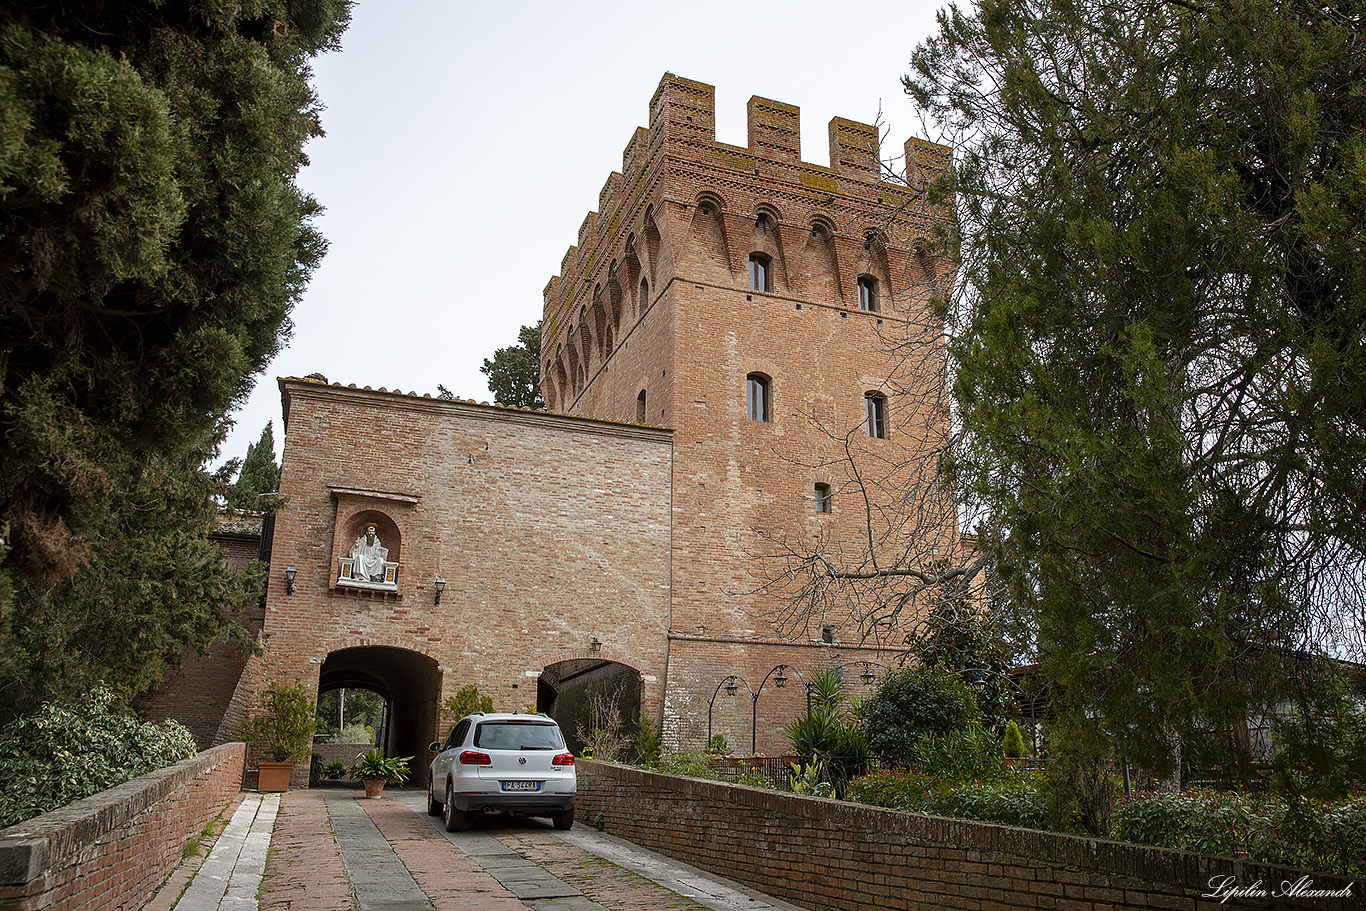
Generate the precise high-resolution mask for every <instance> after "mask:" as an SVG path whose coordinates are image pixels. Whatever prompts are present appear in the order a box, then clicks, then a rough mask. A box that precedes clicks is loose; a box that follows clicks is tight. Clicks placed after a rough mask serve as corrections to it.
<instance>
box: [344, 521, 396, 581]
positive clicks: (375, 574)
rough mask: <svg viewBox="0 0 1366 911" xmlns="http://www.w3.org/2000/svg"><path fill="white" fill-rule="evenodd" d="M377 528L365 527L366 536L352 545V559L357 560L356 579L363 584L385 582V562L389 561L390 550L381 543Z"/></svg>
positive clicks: (362, 536)
mask: <svg viewBox="0 0 1366 911" xmlns="http://www.w3.org/2000/svg"><path fill="white" fill-rule="evenodd" d="M375 532H376V529H375V526H373V525H367V526H365V534H363V535H361V536H360V537H359V538H357V539H356V543H355V544H352V545H351V553H350V555H349V556H350V557H351V559H353V560H355V561H356V563H355V569H354V570H352V572H354V573H355V577H356V578H357V579H358V580H360V581H362V582H383V581H384V561H385V560H387V559H389V548H387V547H384V546H382V545H381V544H380V542H379V535H377V534H376V533H375Z"/></svg>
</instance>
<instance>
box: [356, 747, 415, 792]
mask: <svg viewBox="0 0 1366 911" xmlns="http://www.w3.org/2000/svg"><path fill="white" fill-rule="evenodd" d="M412 761H413V757H411V756H387V757H386V756H385V755H384V754H383V753H381V752H380V751H379V750H371V751H370V752H368V753H366V754H365V755H364V756H362V757H361V758H360V759H357V760H356V764H355V765H353V766H352V767H351V777H353V778H355V779H356V780H357V781H382V782H384V783H385V784H393V785H400V784H403V782H405V781H407V780H408V777H409V775H410V774H411V768H410V766H409V763H410V762H412Z"/></svg>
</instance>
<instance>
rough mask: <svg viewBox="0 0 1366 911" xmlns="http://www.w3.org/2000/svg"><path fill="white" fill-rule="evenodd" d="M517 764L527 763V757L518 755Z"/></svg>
mask: <svg viewBox="0 0 1366 911" xmlns="http://www.w3.org/2000/svg"><path fill="white" fill-rule="evenodd" d="M517 764H518V765H526V757H525V756H518V757H517Z"/></svg>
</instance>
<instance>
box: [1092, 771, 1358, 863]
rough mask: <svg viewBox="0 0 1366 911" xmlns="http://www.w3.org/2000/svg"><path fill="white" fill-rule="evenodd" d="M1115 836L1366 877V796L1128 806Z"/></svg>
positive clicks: (1219, 797) (1160, 800)
mask: <svg viewBox="0 0 1366 911" xmlns="http://www.w3.org/2000/svg"><path fill="white" fill-rule="evenodd" d="M1114 836H1115V837H1116V838H1118V839H1121V840H1123V841H1131V842H1136V843H1138V844H1146V845H1155V846H1157V847H1160V848H1177V849H1180V850H1183V851H1195V852H1197V853H1200V854H1217V855H1221V856H1224V857H1235V856H1241V855H1246V857H1247V858H1248V859H1249V860H1251V861H1255V862H1260V863H1272V864H1282V865H1285V866H1290V867H1304V868H1306V869H1309V870H1314V871H1316V872H1320V873H1331V874H1337V875H1340V876H1366V796H1356V797H1351V798H1347V799H1344V800H1338V801H1334V802H1326V801H1304V802H1287V801H1285V800H1283V799H1281V798H1279V797H1277V796H1274V795H1269V794H1256V795H1243V794H1230V793H1228V792H1223V791H1185V792H1183V793H1180V794H1151V795H1140V796H1138V797H1135V798H1132V799H1128V800H1122V801H1120V802H1119V804H1118V806H1117V809H1116V811H1115V825H1114Z"/></svg>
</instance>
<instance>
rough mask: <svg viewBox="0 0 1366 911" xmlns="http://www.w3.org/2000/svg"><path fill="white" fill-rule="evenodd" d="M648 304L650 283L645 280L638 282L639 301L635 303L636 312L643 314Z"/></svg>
mask: <svg viewBox="0 0 1366 911" xmlns="http://www.w3.org/2000/svg"><path fill="white" fill-rule="evenodd" d="M649 303H650V283H649V282H647V281H646V280H645V279H643V278H642V279H641V280H640V300H638V301H637V302H636V310H637V311H639V312H642V313H643V312H645V307H646V306H647V305H648V304H649Z"/></svg>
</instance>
